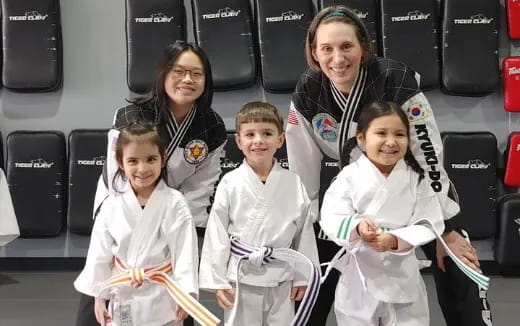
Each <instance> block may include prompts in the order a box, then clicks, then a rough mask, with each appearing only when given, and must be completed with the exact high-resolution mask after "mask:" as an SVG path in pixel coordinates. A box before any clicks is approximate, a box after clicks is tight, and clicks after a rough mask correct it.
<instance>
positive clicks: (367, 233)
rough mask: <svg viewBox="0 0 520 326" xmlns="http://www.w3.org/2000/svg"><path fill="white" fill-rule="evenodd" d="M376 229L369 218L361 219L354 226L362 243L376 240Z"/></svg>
mask: <svg viewBox="0 0 520 326" xmlns="http://www.w3.org/2000/svg"><path fill="white" fill-rule="evenodd" d="M376 229H377V226H376V224H375V223H374V221H372V220H371V219H370V218H369V217H365V218H363V219H362V220H361V222H359V224H358V225H357V226H356V230H357V232H358V233H359V236H360V237H361V240H363V241H364V242H372V241H374V240H375V239H376V236H377V232H376Z"/></svg>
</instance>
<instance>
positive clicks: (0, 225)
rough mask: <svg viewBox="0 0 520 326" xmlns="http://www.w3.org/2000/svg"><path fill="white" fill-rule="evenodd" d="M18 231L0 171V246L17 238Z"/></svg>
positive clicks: (0, 171) (2, 174) (5, 183)
mask: <svg viewBox="0 0 520 326" xmlns="http://www.w3.org/2000/svg"><path fill="white" fill-rule="evenodd" d="M19 235H20V229H19V228H18V222H17V221H16V215H15V214H14V208H13V202H12V200H11V194H10V193H9V188H8V186H7V180H6V178H5V175H4V171H3V170H2V169H0V246H5V245H6V244H8V243H9V242H11V241H13V240H14V239H16V238H18V236H19Z"/></svg>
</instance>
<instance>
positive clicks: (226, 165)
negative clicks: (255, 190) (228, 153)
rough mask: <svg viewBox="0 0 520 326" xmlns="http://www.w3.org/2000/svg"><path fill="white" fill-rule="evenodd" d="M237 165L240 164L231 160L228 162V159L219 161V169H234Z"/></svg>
mask: <svg viewBox="0 0 520 326" xmlns="http://www.w3.org/2000/svg"><path fill="white" fill-rule="evenodd" d="M239 165H240V162H233V161H232V160H230V159H228V158H221V159H220V168H221V169H234V168H236V167H237V166H239Z"/></svg>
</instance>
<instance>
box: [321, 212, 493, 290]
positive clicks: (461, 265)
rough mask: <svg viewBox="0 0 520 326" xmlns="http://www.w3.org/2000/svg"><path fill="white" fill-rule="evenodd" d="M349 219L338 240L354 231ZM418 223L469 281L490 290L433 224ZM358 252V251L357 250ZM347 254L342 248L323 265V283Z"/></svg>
mask: <svg viewBox="0 0 520 326" xmlns="http://www.w3.org/2000/svg"><path fill="white" fill-rule="evenodd" d="M346 220H347V219H345V220H344V221H343V222H342V223H341V225H340V227H339V229H338V232H337V237H338V238H346V236H348V235H349V234H350V232H352V229H353V228H354V225H353V224H350V223H348V222H347V223H345V221H346ZM417 222H418V223H422V224H426V225H428V226H430V227H429V229H430V231H433V233H434V234H435V237H436V238H437V241H440V242H441V244H442V246H443V247H444V249H445V250H446V253H447V254H448V256H449V257H450V258H451V259H452V260H453V262H454V263H455V265H457V267H458V268H459V269H460V270H461V271H462V272H463V273H464V274H466V276H467V277H469V279H471V280H472V281H473V282H475V283H476V284H477V285H478V286H479V287H482V288H483V289H485V290H487V289H488V288H489V277H487V276H485V275H484V274H482V273H479V272H477V271H475V270H473V269H472V268H471V267H469V266H468V265H466V264H465V263H464V262H463V261H462V260H460V259H459V258H458V257H457V256H456V255H455V254H454V253H453V251H451V249H450V248H449V247H448V245H447V244H446V242H445V241H444V239H443V238H442V235H441V234H440V233H439V232H438V231H437V230H436V229H435V227H434V226H433V225H432V224H431V222H430V221H429V220H427V219H423V220H419V221H417ZM356 251H357V250H356ZM345 253H347V250H346V248H345V247H343V248H341V249H340V250H339V251H338V252H337V253H336V255H335V256H334V257H333V258H332V260H331V261H330V262H329V263H325V264H322V265H327V270H326V271H325V274H324V276H323V279H322V282H323V281H325V279H326V278H327V276H328V275H329V273H330V270H331V269H332V268H333V267H334V266H335V265H336V263H337V262H338V260H339V259H340V258H341V256H342V255H343V254H345ZM350 254H355V252H350ZM356 264H357V260H356ZM358 271H359V273H361V271H360V270H359V266H358ZM360 276H361V279H362V280H364V277H363V275H362V274H360Z"/></svg>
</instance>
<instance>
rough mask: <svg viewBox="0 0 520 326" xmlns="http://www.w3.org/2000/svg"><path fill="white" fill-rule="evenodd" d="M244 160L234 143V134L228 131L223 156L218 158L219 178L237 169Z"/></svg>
mask: <svg viewBox="0 0 520 326" xmlns="http://www.w3.org/2000/svg"><path fill="white" fill-rule="evenodd" d="M243 160H244V154H242V152H241V151H240V149H238V146H237V143H236V142H235V132H234V131H233V132H230V131H228V134H227V142H226V144H225V145H224V155H223V157H221V158H220V169H221V170H222V174H221V176H223V175H224V174H226V173H228V172H229V171H231V170H233V169H235V168H236V167H238V166H239V165H240V164H241V163H242V161H243Z"/></svg>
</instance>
